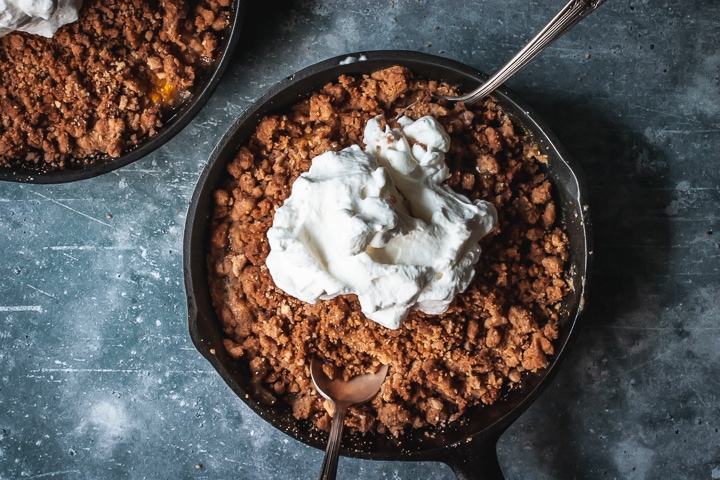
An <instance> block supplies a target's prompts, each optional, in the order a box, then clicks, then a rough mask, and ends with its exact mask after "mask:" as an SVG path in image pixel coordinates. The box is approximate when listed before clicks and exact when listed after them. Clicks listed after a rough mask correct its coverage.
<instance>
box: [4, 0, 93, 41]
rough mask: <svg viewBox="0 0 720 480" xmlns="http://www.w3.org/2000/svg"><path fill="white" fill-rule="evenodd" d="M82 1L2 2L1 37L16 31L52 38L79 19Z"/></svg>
mask: <svg viewBox="0 0 720 480" xmlns="http://www.w3.org/2000/svg"><path fill="white" fill-rule="evenodd" d="M81 6H82V0H0V37H2V36H4V35H7V34H8V33H12V32H14V31H21V32H28V33H32V34H36V35H42V36H43V37H47V38H50V37H52V36H53V35H55V31H56V30H57V29H58V28H60V27H62V26H63V25H65V24H68V23H72V22H74V21H76V20H77V19H78V11H79V10H80V7H81Z"/></svg>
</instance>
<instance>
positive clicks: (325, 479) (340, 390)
mask: <svg viewBox="0 0 720 480" xmlns="http://www.w3.org/2000/svg"><path fill="white" fill-rule="evenodd" d="M387 372H388V366H387V365H383V366H382V367H380V370H378V371H377V372H376V373H366V374H364V375H358V376H357V377H353V378H351V379H350V380H348V381H344V380H342V379H340V378H336V379H334V380H331V379H330V378H329V377H328V376H327V375H326V374H325V372H324V371H323V369H322V363H320V361H318V360H317V359H315V358H313V359H312V360H310V376H311V377H312V381H313V384H314V385H315V388H316V389H317V391H318V392H320V395H322V396H323V397H325V398H327V399H328V400H330V401H331V402H332V404H333V406H334V407H335V413H334V414H333V418H332V424H331V426H330V436H329V437H328V444H327V447H326V448H325V458H324V459H323V464H322V468H321V470H320V480H334V479H335V474H336V473H337V466H338V455H339V452H340V442H341V440H342V431H343V425H344V423H345V414H346V413H347V409H348V408H349V407H350V406H351V405H358V404H361V403H365V402H367V401H368V400H370V399H371V398H373V397H374V396H375V395H377V393H378V392H379V391H380V387H381V386H382V384H383V382H384V381H385V376H386V375H387Z"/></svg>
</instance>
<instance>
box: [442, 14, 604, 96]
mask: <svg viewBox="0 0 720 480" xmlns="http://www.w3.org/2000/svg"><path fill="white" fill-rule="evenodd" d="M604 2H605V0H570V1H569V2H568V3H567V4H565V6H564V7H563V8H562V10H560V11H559V12H558V13H557V15H555V16H554V17H553V19H552V20H550V21H549V22H548V24H547V25H545V27H544V28H543V29H542V30H540V32H538V34H537V35H535V36H534V37H533V38H532V40H530V41H529V42H528V44H527V45H525V46H524V47H523V48H522V49H521V50H520V51H519V52H518V53H516V54H515V56H514V57H513V58H511V59H510V61H508V62H507V63H506V64H505V65H504V66H503V67H502V68H500V70H498V71H497V72H496V73H495V74H494V75H492V76H491V77H490V78H488V79H487V80H486V81H485V83H483V84H482V85H480V86H479V87H478V88H476V89H475V90H473V91H472V92H470V93H468V94H466V95H462V96H458V97H442V98H445V99H446V100H452V101H456V102H465V103H467V104H472V103H475V102H477V101H478V100H480V99H481V98H483V97H485V96H487V95H489V94H490V93H491V92H493V91H494V90H495V89H496V88H498V87H499V86H500V85H502V84H503V83H504V82H505V81H506V80H507V79H508V78H510V77H512V76H513V75H514V74H515V73H516V72H517V71H518V70H520V69H521V68H522V67H524V66H525V65H527V64H528V63H529V62H530V61H531V60H532V59H533V58H535V57H536V56H538V54H540V52H542V51H543V50H545V48H547V47H548V46H549V45H550V44H551V43H553V42H554V41H555V40H557V39H558V38H560V37H562V36H563V35H564V34H565V33H566V32H567V31H568V30H570V29H571V28H572V27H574V26H575V25H576V24H577V23H578V22H579V21H580V20H582V19H583V18H585V17H586V16H588V15H589V14H590V13H592V12H593V11H594V10H595V9H596V8H598V7H599V6H600V5H601V4H602V3H604Z"/></svg>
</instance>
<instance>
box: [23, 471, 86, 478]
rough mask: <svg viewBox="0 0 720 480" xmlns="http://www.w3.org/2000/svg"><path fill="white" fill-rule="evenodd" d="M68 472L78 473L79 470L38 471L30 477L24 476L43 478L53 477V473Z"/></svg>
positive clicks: (62, 473) (63, 473)
mask: <svg viewBox="0 0 720 480" xmlns="http://www.w3.org/2000/svg"><path fill="white" fill-rule="evenodd" d="M69 473H75V474H77V473H80V470H58V471H57V472H47V473H38V474H37V475H32V476H30V477H25V478H45V477H54V476H55V475H67V474H69Z"/></svg>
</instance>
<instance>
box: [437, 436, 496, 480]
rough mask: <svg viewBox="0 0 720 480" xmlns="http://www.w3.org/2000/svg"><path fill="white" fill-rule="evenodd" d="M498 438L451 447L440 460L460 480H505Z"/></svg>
mask: <svg viewBox="0 0 720 480" xmlns="http://www.w3.org/2000/svg"><path fill="white" fill-rule="evenodd" d="M498 438H499V437H498ZM498 438H492V439H488V440H487V441H485V442H479V441H477V440H475V441H468V442H466V443H463V444H461V445H457V446H455V447H451V448H450V449H447V450H446V451H445V452H444V454H443V455H442V456H441V457H440V458H438V460H439V461H441V462H443V463H445V464H446V465H448V466H449V467H450V468H451V469H452V471H453V473H454V474H455V476H456V477H457V478H458V480H505V476H504V475H503V473H502V469H501V468H500V462H499V461H498V456H497V441H498Z"/></svg>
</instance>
